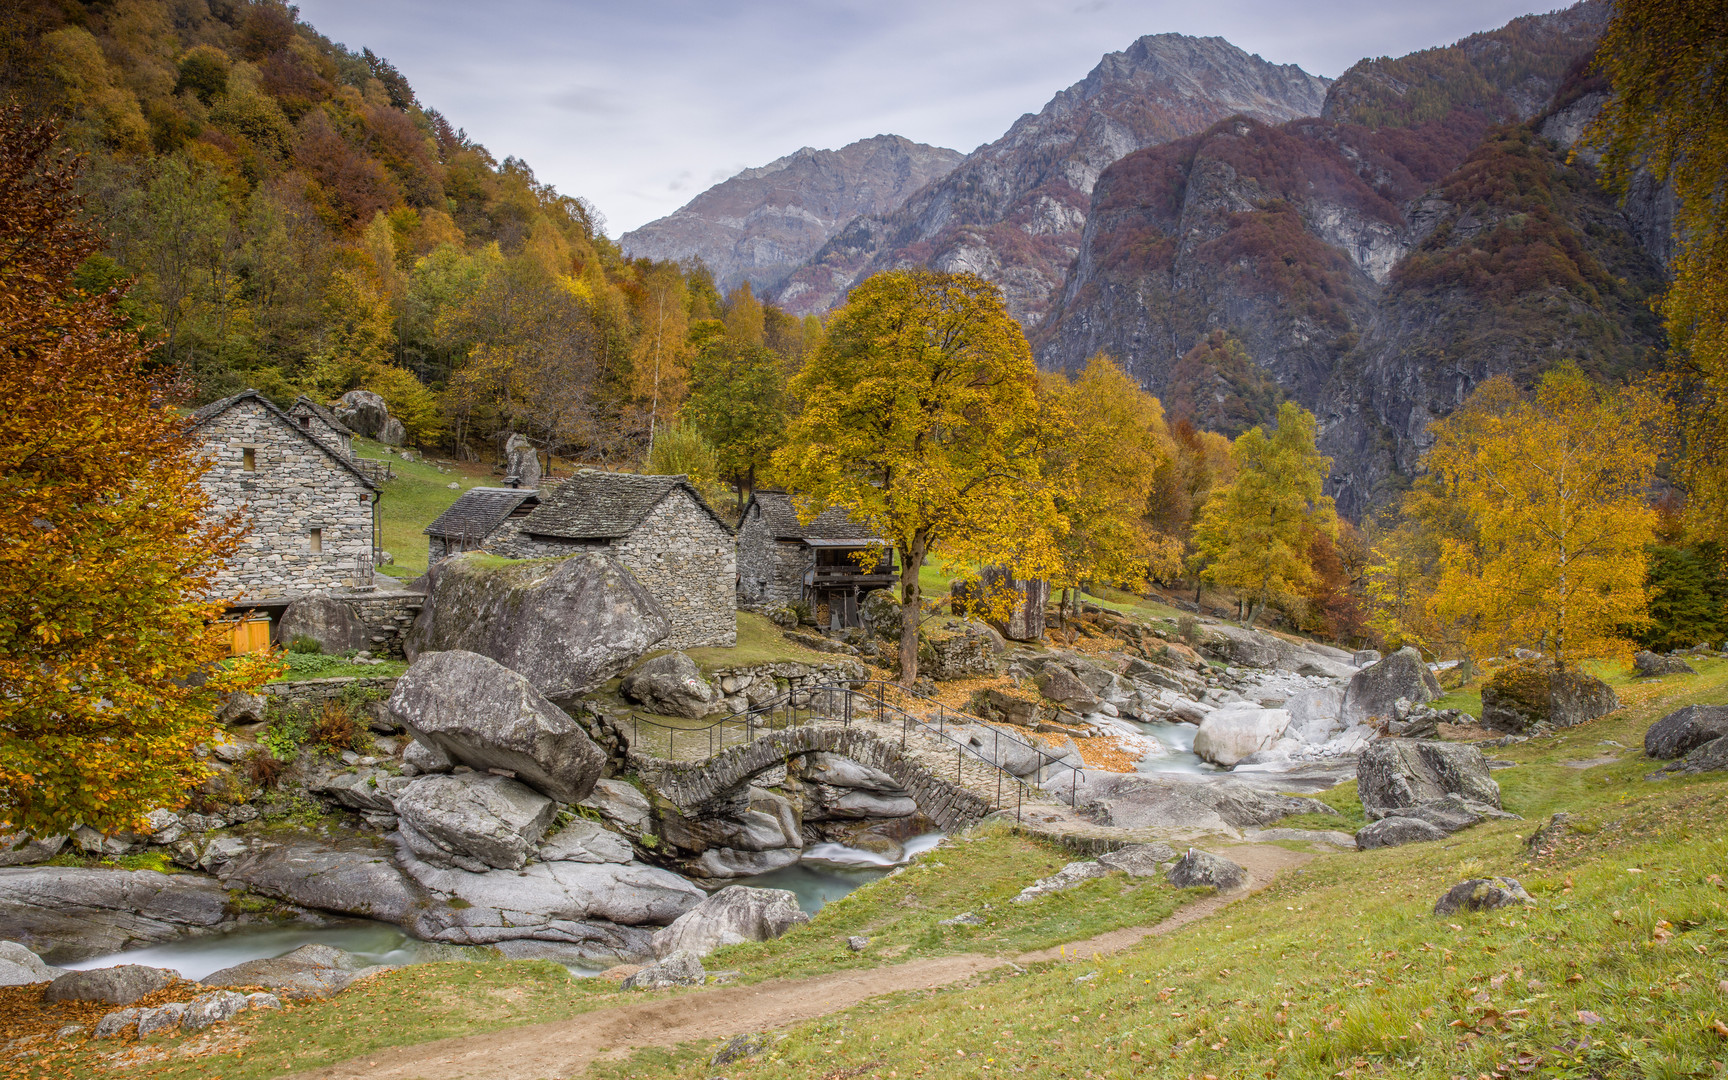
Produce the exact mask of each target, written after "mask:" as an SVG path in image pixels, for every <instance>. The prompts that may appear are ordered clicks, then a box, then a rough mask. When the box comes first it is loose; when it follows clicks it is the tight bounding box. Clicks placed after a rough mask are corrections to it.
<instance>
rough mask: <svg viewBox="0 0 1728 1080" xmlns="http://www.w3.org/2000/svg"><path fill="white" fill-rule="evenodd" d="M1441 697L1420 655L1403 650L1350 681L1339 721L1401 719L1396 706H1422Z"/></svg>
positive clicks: (1436, 683)
mask: <svg viewBox="0 0 1728 1080" xmlns="http://www.w3.org/2000/svg"><path fill="white" fill-rule="evenodd" d="M1439 696H1440V683H1439V681H1438V680H1436V679H1435V678H1434V673H1433V672H1431V671H1429V670H1428V665H1427V664H1426V663H1425V662H1424V661H1423V660H1422V654H1421V653H1419V652H1417V651H1416V650H1415V649H1413V648H1410V647H1408V646H1406V647H1405V648H1402V649H1399V650H1398V651H1397V652H1395V653H1393V654H1392V655H1391V656H1388V657H1386V659H1384V660H1380V661H1377V662H1375V663H1372V664H1370V665H1369V666H1367V667H1365V668H1363V669H1362V670H1361V671H1358V672H1357V673H1356V674H1355V675H1352V676H1351V677H1350V685H1349V686H1348V687H1346V688H1345V690H1344V703H1343V706H1342V711H1341V714H1340V715H1341V717H1342V719H1343V721H1344V723H1345V724H1362V723H1367V722H1368V721H1370V720H1376V719H1379V720H1391V719H1400V720H1401V719H1403V717H1402V716H1400V715H1398V711H1399V706H1398V702H1400V701H1403V702H1405V703H1406V706H1405V707H1408V706H1409V705H1421V704H1423V703H1425V702H1429V701H1433V700H1434V699H1435V698H1437V697H1439Z"/></svg>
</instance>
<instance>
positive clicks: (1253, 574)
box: [1194, 401, 1337, 626]
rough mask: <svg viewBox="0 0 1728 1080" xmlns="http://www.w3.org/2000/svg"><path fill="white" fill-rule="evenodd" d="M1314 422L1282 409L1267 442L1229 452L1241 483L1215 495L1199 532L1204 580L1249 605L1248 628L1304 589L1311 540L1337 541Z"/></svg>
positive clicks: (1245, 438)
mask: <svg viewBox="0 0 1728 1080" xmlns="http://www.w3.org/2000/svg"><path fill="white" fill-rule="evenodd" d="M1315 432H1316V425H1315V422H1314V414H1313V413H1310V412H1308V411H1307V410H1306V409H1304V408H1302V407H1301V406H1299V405H1297V404H1296V403H1294V402H1289V401H1287V402H1285V403H1284V404H1282V405H1280V406H1279V407H1278V426H1277V427H1276V428H1274V429H1273V430H1272V432H1271V433H1270V434H1268V433H1267V432H1266V430H1265V429H1264V428H1262V427H1253V428H1250V429H1248V430H1247V431H1245V432H1243V433H1242V434H1241V435H1239V436H1237V437H1236V440H1235V441H1234V442H1233V443H1231V444H1230V460H1231V462H1232V463H1233V464H1234V466H1235V469H1236V478H1235V479H1234V480H1233V481H1232V482H1231V483H1229V484H1228V485H1226V486H1224V487H1223V488H1220V489H1218V490H1216V491H1215V492H1214V493H1213V495H1212V497H1211V499H1210V500H1209V501H1208V502H1207V504H1206V508H1205V510H1204V511H1202V512H1201V515H1200V520H1199V522H1198V524H1197V525H1196V526H1195V530H1194V543H1195V547H1196V548H1197V550H1198V553H1199V555H1200V556H1201V557H1202V558H1203V559H1204V560H1205V571H1204V573H1205V576H1206V578H1207V580H1209V581H1212V582H1213V583H1215V584H1218V585H1222V586H1224V587H1226V588H1232V589H1235V590H1237V591H1238V592H1239V593H1240V594H1241V595H1242V596H1243V598H1244V599H1245V600H1246V601H1247V605H1246V607H1247V610H1246V615H1245V619H1244V625H1250V626H1251V625H1253V623H1254V620H1255V619H1256V618H1258V617H1259V616H1260V613H1261V612H1263V611H1264V610H1265V609H1266V605H1267V603H1268V602H1269V601H1270V600H1271V599H1272V598H1273V597H1275V596H1281V595H1284V594H1287V593H1290V592H1291V591H1293V590H1294V589H1296V588H1298V587H1301V586H1304V585H1307V584H1308V583H1309V582H1310V581H1312V579H1313V576H1314V571H1313V567H1312V566H1311V565H1310V563H1309V550H1310V546H1311V543H1312V537H1313V534H1314V533H1316V532H1318V533H1322V534H1325V535H1327V536H1336V535H1337V515H1336V513H1335V512H1334V511H1333V508H1332V499H1331V497H1330V496H1327V495H1325V494H1322V492H1321V487H1322V485H1323V484H1324V482H1325V479H1326V473H1327V470H1328V469H1329V468H1330V467H1331V465H1332V459H1331V458H1328V457H1325V456H1324V455H1322V454H1321V453H1320V452H1319V451H1318V450H1316V449H1315V448H1314V437H1315Z"/></svg>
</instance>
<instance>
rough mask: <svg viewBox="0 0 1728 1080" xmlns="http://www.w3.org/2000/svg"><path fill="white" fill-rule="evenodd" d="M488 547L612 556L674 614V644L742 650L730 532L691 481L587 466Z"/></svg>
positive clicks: (517, 553)
mask: <svg viewBox="0 0 1728 1080" xmlns="http://www.w3.org/2000/svg"><path fill="white" fill-rule="evenodd" d="M485 549H486V550H487V551H489V552H491V553H493V554H495V555H504V556H507V557H510V558H515V559H538V558H545V557H547V556H555V555H570V554H574V553H576V552H578V551H606V552H609V553H611V554H612V555H613V556H615V557H616V558H617V559H618V561H619V562H621V563H623V564H624V566H625V567H627V568H628V569H629V570H630V572H631V573H633V574H635V575H636V578H637V580H639V581H641V582H642V584H643V585H644V586H645V587H646V588H647V589H648V591H649V592H650V593H652V594H653V596H654V599H655V600H657V601H659V603H660V606H661V608H662V609H664V611H665V612H666V618H667V619H668V620H670V622H671V623H672V633H671V635H670V636H669V637H668V638H667V639H666V644H667V645H669V646H671V647H672V648H675V649H686V648H693V647H696V646H700V645H719V646H727V647H730V646H732V645H736V644H737V643H738V617H737V607H736V603H735V601H734V591H735V588H736V584H737V580H738V557H737V548H736V546H735V542H734V538H733V536H732V529H731V527H730V526H728V525H727V524H726V523H725V522H724V521H722V520H721V519H720V516H719V515H718V514H716V513H715V512H714V510H713V508H712V507H710V506H709V505H708V503H707V501H706V500H704V499H703V498H702V496H701V495H700V494H698V493H697V491H696V489H695V488H694V487H692V486H691V485H690V482H689V480H688V479H686V478H685V477H682V476H637V475H635V474H632V473H608V472H596V471H594V470H592V469H583V470H581V471H580V472H578V473H577V474H576V475H575V476H572V477H571V478H570V479H568V480H565V481H564V482H563V483H561V484H559V485H558V486H557V487H556V488H554V489H553V490H552V491H551V492H549V493H543V494H542V495H541V496H540V505H539V506H537V507H535V508H534V511H533V512H532V513H530V514H528V515H527V516H526V517H521V518H506V519H505V520H504V521H503V522H502V523H501V524H500V525H498V527H497V528H496V529H494V530H493V532H492V534H491V537H490V538H489V539H488V540H487V541H486V544H485Z"/></svg>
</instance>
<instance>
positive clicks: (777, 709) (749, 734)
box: [630, 679, 1080, 821]
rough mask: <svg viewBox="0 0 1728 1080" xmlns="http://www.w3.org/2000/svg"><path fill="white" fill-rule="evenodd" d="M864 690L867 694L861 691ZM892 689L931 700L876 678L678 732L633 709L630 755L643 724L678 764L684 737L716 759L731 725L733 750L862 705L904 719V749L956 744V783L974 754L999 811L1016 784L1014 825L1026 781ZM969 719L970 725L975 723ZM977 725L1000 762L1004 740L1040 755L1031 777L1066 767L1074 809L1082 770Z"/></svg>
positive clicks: (779, 697) (943, 712)
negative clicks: (701, 740)
mask: <svg viewBox="0 0 1728 1080" xmlns="http://www.w3.org/2000/svg"><path fill="white" fill-rule="evenodd" d="M860 687H862V688H863V689H860ZM872 687H874V693H872V692H871V688H872ZM890 689H892V690H895V691H897V692H901V693H907V694H911V695H912V696H913V697H917V698H920V699H921V700H925V701H929V699H928V698H927V697H924V696H923V695H920V694H916V693H914V692H912V691H908V690H906V688H905V687H902V686H900V685H898V684H895V683H888V682H884V681H882V680H879V679H872V680H867V681H864V682H861V683H841V684H835V685H822V686H814V687H808V688H805V689H801V690H791V689H788V690H785V691H782V692H781V693H778V694H776V695H774V696H773V697H772V698H769V699H768V700H766V701H763V702H761V703H760V704H757V705H752V706H750V707H749V708H748V709H743V710H740V711H737V712H733V713H730V714H728V715H726V716H723V717H720V718H719V719H717V720H715V721H713V722H712V723H710V724H706V725H702V726H700V727H677V726H674V725H671V724H665V723H661V722H660V721H658V720H653V719H650V718H648V717H645V716H643V715H641V714H640V713H638V712H636V711H635V710H631V713H630V723H631V728H632V730H631V733H630V740H631V750H632V751H633V752H637V751H638V747H639V746H640V747H641V748H642V751H643V752H645V751H646V749H647V746H646V743H645V742H644V741H643V740H642V739H641V737H640V731H641V727H642V725H644V724H645V725H647V726H649V727H653V728H660V729H661V730H663V731H665V732H666V760H667V761H675V760H677V758H676V756H675V754H676V739H677V736H678V735H679V734H681V733H692V732H703V733H704V734H705V737H706V739H707V743H708V754H707V756H708V757H713V756H715V755H716V754H718V753H720V752H721V751H723V750H725V749H726V747H727V743H726V730H727V726H728V725H731V726H732V727H733V728H734V729H740V728H741V729H742V732H741V734H742V738H740V739H738V740H736V741H735V742H734V743H733V744H732V745H744V744H748V743H751V742H754V741H755V740H756V737H757V734H756V733H757V731H758V730H760V731H764V732H766V731H783V730H785V729H786V728H789V727H796V726H798V725H799V724H801V723H810V722H815V721H821V720H829V721H832V720H839V721H840V722H841V726H842V727H848V728H849V727H850V726H851V723H852V719H853V714H854V703H855V702H857V701H859V700H862V702H863V704H864V705H865V706H866V709H865V714H866V715H868V714H869V713H872V712H873V713H874V714H875V717H876V721H877V722H878V723H882V722H884V717H885V716H889V715H897V716H898V717H899V718H900V723H901V728H900V745H901V746H902V747H904V746H905V745H906V736H907V735H908V734H909V733H910V731H911V729H912V727H913V726H914V725H916V726H917V727H918V728H920V729H922V730H923V731H925V732H926V733H928V734H931V735H934V736H936V737H937V738H939V739H942V740H944V741H946V742H949V743H952V744H953V745H954V747H955V759H954V779H955V782H956V783H959V781H960V775H961V772H960V770H961V766H962V764H963V763H964V761H965V756H966V755H967V754H970V755H971V756H972V757H974V758H976V759H978V760H979V761H981V762H983V763H984V764H985V765H988V766H989V767H990V768H991V769H993V770H994V771H995V772H996V774H997V775H996V807H997V809H1002V807H1003V800H1002V782H1003V780H1004V779H1006V780H1008V781H1010V782H1011V783H1013V784H1014V785H1015V801H1014V818H1015V820H1016V821H1018V820H1020V815H1021V804H1022V802H1023V800H1024V796H1025V790H1026V788H1027V786H1028V785H1027V783H1026V781H1025V779H1024V778H1022V777H1019V776H1016V775H1015V774H1013V773H1011V772H1009V771H1008V770H1007V769H1005V768H1003V767H1002V765H1001V764H999V763H998V762H997V761H992V760H991V759H990V758H987V757H985V756H984V755H983V754H981V753H979V752H978V751H977V750H976V749H974V748H973V747H972V745H971V744H970V743H967V742H962V741H960V740H959V739H956V738H954V737H953V736H952V735H949V734H948V731H947V721H948V709H947V706H945V705H943V704H942V703H941V702H939V701H936V702H931V704H932V705H934V706H935V709H936V722H935V723H934V724H932V723H931V722H930V721H929V720H928V719H927V718H925V717H920V716H918V715H917V714H915V713H913V712H910V711H909V710H907V709H903V708H901V707H900V706H899V705H896V704H894V703H892V702H889V701H888V700H887V692H888V690H890ZM835 694H838V695H842V700H843V701H844V709H843V710H841V715H839V716H823V715H821V714H820V710H818V709H816V708H814V706H815V704H816V703H817V702H819V701H827V702H832V701H833V698H832V697H831V696H830V695H835ZM799 695H807V698H808V701H809V702H810V707H808V708H807V709H806V711H805V715H804V716H803V718H802V719H800V717H799V711H800V707H799V706H798V705H797V703H796V700H795V699H796V698H797V697H798V696H799ZM776 713H778V716H779V721H778V722H776ZM968 719H969V720H970V719H973V718H968ZM979 722H983V723H987V724H989V727H990V730H991V732H992V733H993V737H994V740H995V741H994V743H993V749H994V750H995V751H996V756H997V758H1000V757H1001V748H1002V747H1001V741H1002V739H1003V738H1004V737H1006V738H1007V740H1008V741H1009V742H1010V743H1014V744H1017V745H1019V746H1020V747H1022V748H1023V749H1026V750H1030V751H1032V752H1033V753H1034V754H1036V755H1037V756H1038V767H1037V768H1036V769H1035V770H1033V775H1039V774H1041V773H1043V772H1044V770H1045V769H1048V768H1050V767H1052V766H1056V765H1060V766H1062V767H1063V768H1066V769H1067V770H1068V771H1069V788H1068V802H1069V805H1071V806H1072V805H1075V800H1076V797H1077V794H1078V788H1079V778H1080V769H1079V768H1077V767H1076V766H1074V765H1072V764H1070V763H1069V762H1068V761H1066V760H1064V759H1063V758H1061V757H1058V756H1056V755H1053V754H1051V753H1050V752H1049V751H1048V750H1046V749H1045V748H1044V747H1042V746H1039V745H1036V744H1034V743H1031V742H1028V741H1026V740H1025V739H1022V738H1020V737H1018V736H1016V735H1014V734H1012V733H1011V732H1005V731H1003V730H1002V728H1001V726H1000V725H999V724H993V723H989V722H988V721H983V720H981V718H979Z"/></svg>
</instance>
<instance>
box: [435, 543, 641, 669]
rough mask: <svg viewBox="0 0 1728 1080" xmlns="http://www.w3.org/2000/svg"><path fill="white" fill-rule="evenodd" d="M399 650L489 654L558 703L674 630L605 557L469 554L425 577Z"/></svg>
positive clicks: (633, 581) (625, 573)
mask: <svg viewBox="0 0 1728 1080" xmlns="http://www.w3.org/2000/svg"><path fill="white" fill-rule="evenodd" d="M426 582H427V585H426V602H425V606H424V607H423V608H422V609H421V611H420V615H419V617H418V618H416V619H415V620H414V625H413V627H412V629H411V630H410V631H409V634H408V637H407V640H406V641H405V642H404V649H405V651H406V653H407V656H408V659H409V660H415V659H418V658H419V656H420V655H421V654H422V653H430V652H443V651H450V650H461V651H465V652H473V653H479V654H480V655H482V656H488V657H491V658H492V659H493V660H496V661H498V662H499V663H500V664H503V665H504V666H505V667H507V668H510V669H511V670H512V671H516V672H519V673H521V675H522V676H523V677H524V678H526V679H527V680H528V681H529V682H530V683H532V684H533V685H534V688H535V689H536V690H539V691H540V692H541V693H542V694H544V695H546V696H547V697H549V698H552V699H555V700H565V699H568V698H574V697H578V696H580V695H582V694H586V693H588V692H589V691H590V690H593V689H594V688H595V687H597V686H599V685H600V684H601V683H603V682H605V681H606V680H608V679H611V678H615V677H616V676H618V675H622V674H623V673H624V672H626V671H628V670H629V669H630V668H631V667H632V666H633V665H634V664H635V663H636V661H637V660H638V659H640V658H641V656H642V654H643V653H645V652H647V651H648V650H649V649H651V648H653V647H654V646H655V645H656V644H658V643H659V642H661V641H663V640H665V637H666V634H667V633H668V631H669V630H670V629H671V624H670V623H668V622H667V621H666V615H665V613H664V612H663V611H662V610H661V608H660V605H659V603H658V602H657V601H656V600H655V599H654V597H653V596H651V595H649V593H648V590H647V589H645V588H643V587H642V584H641V583H640V582H638V581H637V580H636V578H635V577H634V576H632V575H631V573H630V572H629V571H628V570H626V569H625V568H624V567H623V565H622V564H620V563H619V562H618V561H617V560H616V559H614V558H612V556H610V555H604V554H600V553H586V554H581V555H571V556H569V557H567V558H563V559H533V560H529V561H521V562H506V563H503V564H502V565H500V564H499V562H498V560H497V559H494V558H491V557H490V556H485V555H481V554H479V553H476V552H466V553H464V554H461V555H456V556H453V557H452V558H448V559H444V560H442V561H440V562H439V563H438V564H437V565H436V566H434V567H433V568H432V569H431V570H430V571H428V572H427V575H426Z"/></svg>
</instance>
